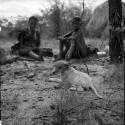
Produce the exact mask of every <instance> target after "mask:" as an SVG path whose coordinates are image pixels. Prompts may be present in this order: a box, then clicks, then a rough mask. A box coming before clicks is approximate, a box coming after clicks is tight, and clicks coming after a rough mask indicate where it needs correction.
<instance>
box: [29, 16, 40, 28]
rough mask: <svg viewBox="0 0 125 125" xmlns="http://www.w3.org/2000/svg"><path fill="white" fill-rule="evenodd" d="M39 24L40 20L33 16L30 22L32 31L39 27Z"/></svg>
mask: <svg viewBox="0 0 125 125" xmlns="http://www.w3.org/2000/svg"><path fill="white" fill-rule="evenodd" d="M37 23H38V19H37V18H36V17H35V16H31V17H30V18H29V21H28V24H29V27H30V30H34V29H35V28H36V26H37Z"/></svg>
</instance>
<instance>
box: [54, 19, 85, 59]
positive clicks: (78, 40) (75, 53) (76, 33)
mask: <svg viewBox="0 0 125 125" xmlns="http://www.w3.org/2000/svg"><path fill="white" fill-rule="evenodd" d="M81 23H82V22H81V19H80V17H74V18H73V20H72V29H73V30H72V31H71V32H70V33H68V34H66V35H64V36H63V37H59V56H58V57H57V58H56V61H57V60H60V59H66V60H70V59H71V58H77V59H80V58H82V57H85V56H87V46H86V44H85V40H84V37H83V32H82V27H81Z"/></svg>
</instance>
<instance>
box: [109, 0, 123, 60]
mask: <svg viewBox="0 0 125 125" xmlns="http://www.w3.org/2000/svg"><path fill="white" fill-rule="evenodd" d="M108 3H109V25H110V29H109V32H110V36H109V55H110V59H111V61H112V62H117V61H118V62H119V61H121V62H122V59H123V39H122V31H121V22H122V2H121V0H108Z"/></svg>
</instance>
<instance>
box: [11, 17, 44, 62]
mask: <svg viewBox="0 0 125 125" xmlns="http://www.w3.org/2000/svg"><path fill="white" fill-rule="evenodd" d="M37 24H38V19H37V18H36V17H34V16H31V17H30V18H29V21H28V28H26V29H24V30H22V31H21V32H20V33H19V35H18V41H19V43H17V44H15V45H14V46H12V47H11V50H12V53H15V54H19V55H20V56H28V57H30V58H32V59H35V60H39V61H44V60H43V56H42V53H40V49H39V47H40V33H39V32H38V31H37V30H36V26H37Z"/></svg>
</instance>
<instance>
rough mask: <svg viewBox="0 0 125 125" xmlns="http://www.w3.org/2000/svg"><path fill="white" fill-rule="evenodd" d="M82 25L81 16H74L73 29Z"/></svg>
mask: <svg viewBox="0 0 125 125" xmlns="http://www.w3.org/2000/svg"><path fill="white" fill-rule="evenodd" d="M80 25H81V18H80V17H74V18H73V20H72V27H73V30H77V29H79V27H80Z"/></svg>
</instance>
